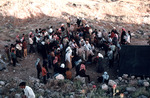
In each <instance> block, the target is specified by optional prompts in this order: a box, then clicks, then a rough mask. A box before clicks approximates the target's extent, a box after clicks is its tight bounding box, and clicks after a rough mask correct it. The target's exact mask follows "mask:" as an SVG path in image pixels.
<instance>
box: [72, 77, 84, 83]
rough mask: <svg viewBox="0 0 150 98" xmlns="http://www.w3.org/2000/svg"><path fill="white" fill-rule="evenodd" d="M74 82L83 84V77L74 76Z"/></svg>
mask: <svg viewBox="0 0 150 98" xmlns="http://www.w3.org/2000/svg"><path fill="white" fill-rule="evenodd" d="M74 80H75V81H76V80H78V81H81V82H82V83H85V77H80V76H76V77H75V78H74Z"/></svg>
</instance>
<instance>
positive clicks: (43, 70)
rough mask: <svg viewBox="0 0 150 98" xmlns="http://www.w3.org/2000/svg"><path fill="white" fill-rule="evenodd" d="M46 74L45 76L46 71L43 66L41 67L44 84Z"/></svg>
mask: <svg viewBox="0 0 150 98" xmlns="http://www.w3.org/2000/svg"><path fill="white" fill-rule="evenodd" d="M46 76H47V71H46V68H45V66H43V67H42V77H43V83H44V84H46V82H47V81H46Z"/></svg>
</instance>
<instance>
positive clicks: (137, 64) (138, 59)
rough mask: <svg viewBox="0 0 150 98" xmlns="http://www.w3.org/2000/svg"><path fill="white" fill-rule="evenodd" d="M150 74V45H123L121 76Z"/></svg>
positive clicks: (120, 64)
mask: <svg viewBox="0 0 150 98" xmlns="http://www.w3.org/2000/svg"><path fill="white" fill-rule="evenodd" d="M123 74H128V75H135V76H150V46H133V45H127V46H121V50H120V60H119V76H122V75H123Z"/></svg>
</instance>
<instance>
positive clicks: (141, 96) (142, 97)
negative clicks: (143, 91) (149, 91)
mask: <svg viewBox="0 0 150 98" xmlns="http://www.w3.org/2000/svg"><path fill="white" fill-rule="evenodd" d="M138 98H148V97H146V96H144V95H140V96H139V97H138Z"/></svg>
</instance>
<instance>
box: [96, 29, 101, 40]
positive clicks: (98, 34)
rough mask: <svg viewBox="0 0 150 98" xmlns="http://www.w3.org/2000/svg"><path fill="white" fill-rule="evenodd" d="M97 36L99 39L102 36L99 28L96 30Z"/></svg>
mask: <svg viewBox="0 0 150 98" xmlns="http://www.w3.org/2000/svg"><path fill="white" fill-rule="evenodd" d="M97 36H98V38H100V39H101V38H102V32H101V31H100V30H99V31H98V33H97Z"/></svg>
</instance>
